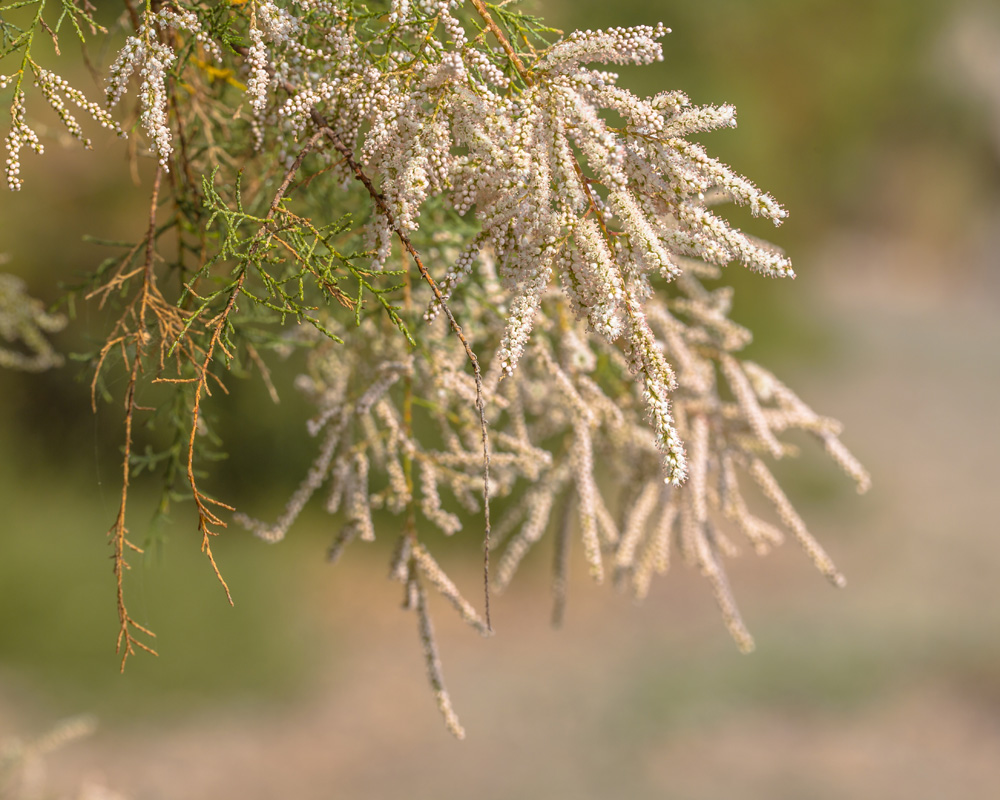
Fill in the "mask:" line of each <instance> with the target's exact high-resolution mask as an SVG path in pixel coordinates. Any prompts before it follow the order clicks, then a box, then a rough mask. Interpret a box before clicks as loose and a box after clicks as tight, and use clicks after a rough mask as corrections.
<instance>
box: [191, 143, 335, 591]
mask: <svg viewBox="0 0 1000 800" xmlns="http://www.w3.org/2000/svg"><path fill="white" fill-rule="evenodd" d="M322 136H323V133H322V132H317V133H315V134H313V135H312V136H311V137H310V138H309V140H308V141H307V142H306V144H305V145H304V146H303V148H302V150H301V151H300V152H299V154H298V156H296V158H295V160H294V161H293V162H292V164H291V166H289V168H288V169H287V170H286V171H285V177H284V179H283V180H282V182H281V185H280V186H279V187H278V191H277V192H276V193H275V195H274V199H273V200H272V201H271V205H270V208H269V209H268V211H267V214H266V216H265V217H264V223H263V224H262V225H261V227H260V230H259V231H258V232H257V240H256V241H255V242H254V244H253V245H252V246H251V247H250V250H249V251H248V253H247V257H246V262H245V265H244V268H243V270H242V271H241V272H240V275H239V277H238V278H237V279H236V283H235V284H234V286H233V288H232V290H231V292H230V294H229V300H228V301H227V303H226V307H225V308H224V309H223V310H222V312H221V313H219V314H218V315H217V316H215V317H214V318H213V319H212V320H211V321H210V322H209V323H207V324H209V325H211V327H212V329H213V330H212V336H211V338H210V339H209V343H208V347H207V348H206V349H205V354H204V359H203V360H202V363H201V364H198V365H197V370H198V376H197V378H196V380H195V391H194V404H193V407H192V409H191V433H190V435H189V437H188V449H187V478H188V483H189V484H190V486H191V493H192V495H193V496H194V502H195V508H196V509H197V512H198V530H199V531H200V532H201V535H202V539H201V550H202V552H203V553H204V554H205V555H206V556H208V560H209V562H210V563H211V565H212V570H213V571H214V572H215V576H216V578H218V580H219V582H220V583H221V584H222V587H223V589H225V592H226V598H227V599H228V600H229V603H230V605H232V603H233V596H232V594H231V593H230V591H229V585H228V584H227V583H226V581H225V579H224V578H223V577H222V573H221V572H220V571H219V567H218V565H217V564H216V562H215V557H214V556H213V555H212V546H211V542H210V537H212V536H215V535H217V533H218V531H217V530H213V528H225V527H226V523H225V522H224V521H223V520H222V519H220V518H219V516H218V515H217V514H216V513H215V511H214V510H213V509H212V508H210V507H209V505H212V506H216V507H219V508H224V509H226V510H228V511H232V510H233V508H232V506H230V505H227V504H226V503H223V502H221V501H220V500H215V499H213V498H211V497H209V496H208V495H206V494H204V493H203V492H202V491H201V490H200V489H199V488H198V481H197V478H196V477H195V472H194V442H195V438H196V437H197V435H198V421H199V419H200V417H201V400H202V397H203V395H209V396H210V395H211V390H209V388H208V378H209V376H210V375H211V372H210V371H209V367H210V366H211V364H212V359H213V358H214V357H215V351H216V348H219V349H221V350H222V351H223V353H225V354H226V355H229V353H228V351H227V350H226V348H225V345H224V344H222V343H221V342H222V334H223V331H224V330H225V328H226V324H227V323H228V321H229V317H230V315H231V314H232V313H233V310H234V309H235V308H236V301H237V300H238V299H239V296H240V294H241V293H242V291H243V284H244V282H245V281H246V276H247V268H248V265H249V264H250V263H251V262H253V260H254V259H255V258H256V256H257V253H258V252H259V251H260V249H261V247H262V246H263V244H262V243H263V242H264V241H265V234H266V233H267V229H268V225H269V223H270V222H271V220H272V219H274V216H275V214H276V213H277V211H278V206H280V205H281V201H282V199H283V198H284V196H285V192H287V191H288V187H289V186H290V185H291V183H292V179H293V178H294V177H295V174H296V173H297V172H298V170H299V168H300V167H301V166H302V162H303V160H305V157H306V155H307V154H308V153H309V151H310V150H312V148H313V147H314V146H315V145H316V142H318V141H319V139H320V138H321V137H322ZM213 377H214V376H213Z"/></svg>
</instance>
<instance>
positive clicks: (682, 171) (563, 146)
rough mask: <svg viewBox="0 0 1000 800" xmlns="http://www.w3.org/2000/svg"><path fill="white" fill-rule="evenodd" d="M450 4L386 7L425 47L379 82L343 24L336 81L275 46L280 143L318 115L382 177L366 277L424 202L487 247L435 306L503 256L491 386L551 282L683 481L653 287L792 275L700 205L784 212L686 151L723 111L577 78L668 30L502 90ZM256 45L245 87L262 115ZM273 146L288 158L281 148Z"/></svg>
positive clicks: (655, 55) (509, 367)
mask: <svg viewBox="0 0 1000 800" xmlns="http://www.w3.org/2000/svg"><path fill="white" fill-rule="evenodd" d="M455 5H456V4H455V3H453V2H446V1H445V0H437V1H436V2H434V1H432V0H427V1H426V2H420V3H415V4H410V3H402V2H398V3H395V4H394V5H393V9H392V16H391V26H390V27H389V28H388V29H387V30H388V31H391V36H392V37H393V39H392V41H398V40H399V39H401V38H402V37H403V36H404V35H406V34H408V35H409V36H410V37H412V40H414V41H419V42H420V46H422V47H423V48H424V50H423V51H422V52H421V51H417V52H409V51H408V52H403V51H390V55H389V59H390V62H393V63H394V68H393V69H391V70H389V71H388V72H385V71H382V70H379V69H377V68H375V67H374V66H373V65H372V64H370V63H365V62H364V60H363V59H362V57H361V54H359V53H358V52H357V51H356V50H351V49H350V48H349V47H345V34H344V32H343V31H341V30H339V29H337V28H334V29H333V30H332V31H330V32H328V34H327V39H326V40H327V41H328V42H333V43H335V45H336V46H335V48H334V49H335V50H336V53H337V58H336V60H335V61H334V62H333V63H334V64H336V68H335V69H331V70H326V71H321V70H320V69H319V67H320V66H321V65H323V64H325V63H326V62H325V60H324V57H328V56H327V54H326V53H323V52H322V51H321V50H320V49H318V48H313V49H309V48H304V47H303V46H302V44H301V42H299V41H297V40H296V42H295V43H294V45H293V44H291V43H290V41H289V40H288V38H287V36H286V35H285V34H284V33H283V32H282V33H274V32H272V33H271V34H270V36H271V39H272V41H273V43H274V44H275V46H276V48H277V51H278V52H281V51H282V50H283V51H284V52H285V53H286V54H287V58H286V60H281V59H277V56H276V55H273V56H272V58H276V59H277V61H278V70H277V74H278V75H280V76H281V83H282V86H284V87H285V91H287V87H289V86H294V87H297V88H296V91H294V92H292V94H291V96H290V97H289V98H288V99H285V100H283V101H280V106H278V108H279V113H280V114H281V116H282V117H284V118H285V119H286V120H288V121H289V125H288V126H286V131H288V132H289V133H291V134H292V135H298V132H299V131H301V130H303V129H304V128H305V126H306V125H307V124H308V115H309V113H311V112H312V111H314V110H319V111H320V112H321V113H322V114H324V115H325V116H326V118H327V119H329V120H331V121H332V123H331V124H334V125H335V126H336V128H337V130H338V132H339V133H340V135H341V137H342V138H343V139H344V140H345V141H356V140H358V139H359V138H360V140H361V141H360V144H361V150H360V152H361V157H362V161H363V163H364V164H365V166H366V168H368V169H369V170H370V171H371V172H372V173H373V174H376V175H378V176H380V178H381V182H380V186H381V191H382V193H383V195H384V198H385V200H386V203H387V205H388V207H389V208H390V210H391V212H392V218H391V220H390V219H389V218H387V217H384V216H377V217H376V218H374V219H373V220H372V222H371V225H370V231H369V235H370V241H371V244H372V248H373V250H374V251H375V253H376V255H375V259H374V264H373V266H374V267H379V266H380V265H381V264H383V263H384V262H385V260H386V259H387V258H388V257H389V254H390V252H391V249H392V242H393V240H394V236H395V235H397V234H403V235H406V236H409V235H412V234H413V233H414V232H415V231H416V230H417V228H418V225H419V219H420V214H421V211H422V209H423V208H424V206H425V204H426V203H427V201H428V200H429V199H430V198H432V197H436V196H437V197H443V198H447V199H449V200H450V202H451V203H452V204H453V207H454V208H455V210H456V211H458V212H459V213H468V212H469V211H474V212H475V214H476V217H477V219H478V221H479V222H480V224H481V228H482V233H481V235H480V237H479V238H478V239H477V241H476V243H475V246H474V247H472V248H471V249H470V250H468V251H466V256H465V257H464V258H462V259H460V260H459V262H457V263H456V264H455V266H454V267H453V268H452V269H451V270H450V271H449V272H448V275H447V276H446V277H445V279H444V281H443V288H444V290H445V292H446V296H447V295H448V294H450V292H452V291H453V290H454V289H455V287H456V286H457V285H458V284H459V283H460V282H461V280H462V278H463V276H464V275H466V274H467V273H468V271H469V268H470V267H471V263H472V260H474V258H475V253H476V251H477V250H478V249H479V247H480V246H481V245H483V244H486V245H489V246H490V247H491V248H492V250H493V251H494V252H495V253H496V256H497V259H498V272H499V276H500V278H501V281H502V282H503V284H504V286H505V287H506V289H507V291H508V292H509V293H510V295H511V298H510V300H509V301H508V306H509V309H510V312H509V317H508V325H507V329H506V332H505V334H504V336H503V341H502V343H501V346H500V348H499V350H498V351H497V354H496V357H495V359H494V365H493V370H492V375H493V381H494V382H495V381H496V380H498V379H500V378H501V377H506V376H510V375H511V374H513V372H514V370H515V368H516V366H517V364H518V361H519V360H520V359H521V357H522V355H523V353H524V352H525V347H526V345H527V342H528V339H529V336H530V334H531V331H532V329H533V325H534V319H535V315H536V313H537V310H538V308H539V304H540V299H541V297H542V295H543V294H544V293H545V292H546V290H547V288H548V287H549V286H550V285H551V283H552V282H553V279H556V280H557V281H558V283H560V284H561V285H562V286H563V288H564V291H565V292H566V294H567V297H568V298H569V300H570V302H571V306H572V308H573V310H574V313H575V314H576V315H577V316H579V317H581V318H583V319H586V320H587V321H588V323H589V325H590V327H591V328H592V329H593V330H594V331H597V332H599V333H601V334H602V335H603V336H605V337H606V338H607V339H608V340H610V341H615V340H619V339H620V340H622V344H621V347H622V349H623V351H624V352H625V353H627V355H628V359H629V363H630V364H631V367H632V369H633V370H634V373H635V374H636V377H637V380H639V382H640V384H641V385H642V387H643V389H644V391H643V396H644V397H645V398H646V402H647V409H648V415H649V418H650V420H651V423H652V425H653V427H654V429H655V431H656V436H657V441H658V442H659V446H660V447H661V450H662V454H663V468H664V477H665V478H666V480H668V481H669V482H671V483H674V484H679V483H680V482H682V481H683V480H684V478H685V477H686V471H685V464H686V458H685V455H684V450H683V446H682V443H681V439H680V437H679V436H678V435H677V431H676V430H675V425H674V422H673V418H672V414H671V410H670V400H669V397H670V393H671V392H672V390H673V388H674V386H673V379H672V377H671V375H672V373H671V370H670V367H669V366H668V365H667V364H666V362H665V361H664V359H663V355H662V347H661V344H660V343H659V342H658V341H657V339H656V337H655V336H653V335H652V334H651V333H650V330H649V327H648V325H647V323H646V321H645V316H644V311H643V304H644V303H645V302H647V300H648V298H650V297H651V296H652V295H653V288H652V285H651V283H650V280H651V279H652V278H656V279H661V280H667V281H670V280H674V279H675V278H676V277H677V276H678V275H679V274H680V273H681V268H680V267H679V266H678V259H679V258H680V257H683V256H694V257H698V258H702V259H705V260H707V261H709V262H711V263H717V264H723V263H726V262H728V261H731V260H739V261H741V262H742V263H744V264H745V265H746V266H748V267H750V268H751V269H755V270H758V271H761V272H764V273H766V274H769V275H791V274H792V271H791V266H790V264H789V263H788V261H787V259H786V258H784V256H782V255H781V254H780V253H777V252H775V251H774V250H772V249H770V248H767V247H765V246H763V245H761V244H759V243H757V242H755V241H753V240H751V239H750V238H748V237H747V236H745V235H743V234H742V233H740V232H739V231H737V230H735V229H733V228H732V227H730V226H729V225H728V223H726V222H725V221H724V220H723V219H722V218H721V217H718V216H717V215H715V214H713V213H712V212H711V211H709V210H708V208H707V207H706V203H705V198H706V194H707V193H710V192H713V191H714V192H715V193H716V194H717V195H720V196H722V197H725V198H726V199H729V200H733V201H736V202H739V203H742V204H745V205H748V206H749V207H750V208H751V210H752V211H753V212H754V213H756V214H761V215H764V216H767V217H769V218H771V219H772V220H773V221H774V222H776V223H777V222H780V221H781V220H782V219H783V218H784V216H785V212H784V210H783V209H781V207H780V206H778V205H777V203H775V202H774V201H773V199H771V198H770V197H769V196H768V195H766V194H764V193H762V192H760V191H759V190H757V189H756V187H754V186H753V185H752V184H751V183H750V182H749V181H747V180H746V179H745V178H742V177H740V176H738V175H736V174H735V173H733V172H732V171H731V170H729V169H728V168H727V167H725V166H724V165H722V164H721V163H719V162H718V161H716V160H714V159H711V158H709V157H708V156H707V155H706V154H705V152H704V150H703V149H702V148H701V147H700V146H698V145H695V144H692V143H691V142H689V141H687V140H686V139H685V138H684V136H686V135H688V134H690V133H693V132H699V131H704V130H710V129H713V128H716V127H720V126H728V125H732V124H734V114H733V111H732V109H731V108H730V107H722V108H715V107H708V108H704V109H697V108H692V107H691V106H690V103H689V102H688V101H687V99H686V98H685V97H683V95H679V94H677V93H674V94H670V95H660V96H658V97H656V98H653V99H651V100H642V99H640V98H638V97H636V96H634V95H632V94H631V93H629V92H628V91H626V90H624V89H622V88H620V87H618V86H617V85H616V83H615V81H616V80H617V76H616V75H614V74H612V73H607V72H601V71H598V70H594V69H592V68H590V67H588V66H586V65H587V64H589V63H593V62H605V63H616V64H624V63H633V64H646V63H649V62H651V61H654V60H658V59H660V58H662V49H661V46H660V44H659V41H658V39H659V38H660V37H662V36H663V35H664V34H665V33H666V32H667V29H665V28H664V27H663V26H656V27H650V26H639V27H635V28H617V29H613V30H610V31H585V32H582V33H576V34H573V35H572V36H570V37H568V38H567V39H566V40H564V41H563V42H560V43H558V44H556V45H554V46H553V47H551V48H550V49H549V50H548V51H545V52H543V53H542V54H541V55H540V56H539V57H538V59H537V60H536V62H535V63H534V64H533V65H532V68H531V71H530V74H529V75H525V76H522V77H523V78H524V80H523V81H522V83H523V84H524V85H522V87H521V91H520V92H519V93H517V94H511V93H509V92H506V91H505V89H507V86H508V84H509V81H508V80H507V79H506V78H505V77H503V74H502V72H501V71H500V69H499V67H497V66H496V65H495V64H494V63H493V61H492V60H491V59H490V57H489V55H487V54H485V53H484V52H483V50H482V49H476V48H472V47H470V46H468V42H467V39H466V37H465V34H464V31H463V28H462V26H461V24H460V23H459V21H458V20H457V19H456V18H455V17H454V15H453V14H452V13H451V9H452V8H453V7H454V6H455ZM432 15H433V16H432ZM438 25H440V27H441V33H440V35H439V36H435V35H433V34H434V31H435V26H438ZM286 27H289V28H290V27H291V23H286ZM387 36H388V34H387ZM257 41H258V40H257V39H255V40H254V42H255V44H254V48H252V49H251V53H250V56H251V58H250V61H251V69H252V71H253V75H254V78H253V79H252V80H251V84H250V87H249V91H250V93H251V96H252V100H253V103H254V107H255V108H256V109H261V108H263V106H264V104H265V98H264V94H263V91H264V79H263V77H262V73H261V67H260V64H259V61H260V58H261V51H260V49H259V48H258V45H257ZM385 45H386V46H388V41H387V42H386V43H385ZM373 49H374V48H373ZM472 53H475V56H473V55H471V54H472ZM320 54H321V55H320ZM293 57H294V58H293ZM486 65H489V67H487V66H486ZM269 85H273V82H272V84H269ZM278 102H279V101H278V100H277V99H275V101H274V103H275V104H277V103H278ZM605 109H609V110H612V111H615V112H617V113H618V114H620V115H621V117H622V118H623V119H624V120H625V121H626V124H625V127H624V128H622V129H612V128H611V127H609V126H608V124H607V123H606V122H605V121H604V115H603V111H604V110H605ZM283 147H285V148H288V149H289V150H290V143H289V142H283ZM591 175H592V176H593V177H590V176H591ZM435 313H436V309H434V308H431V309H430V310H429V316H434V314H435ZM488 385H489V381H488Z"/></svg>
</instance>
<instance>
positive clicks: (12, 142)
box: [4, 89, 45, 192]
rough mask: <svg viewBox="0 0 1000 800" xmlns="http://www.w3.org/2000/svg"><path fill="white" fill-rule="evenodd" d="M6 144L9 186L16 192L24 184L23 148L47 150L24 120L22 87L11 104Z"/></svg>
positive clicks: (39, 151)
mask: <svg viewBox="0 0 1000 800" xmlns="http://www.w3.org/2000/svg"><path fill="white" fill-rule="evenodd" d="M4 144H5V146H6V148H7V160H6V161H5V162H4V175H6V177H7V188H8V189H10V190H11V191H12V192H16V191H18V190H19V189H20V188H21V186H22V185H23V184H24V181H22V180H21V148H23V147H25V146H27V147H29V148H31V149H32V150H34V151H35V152H36V153H38V155H41V154H42V153H44V152H45V147H44V146H43V145H42V143H41V142H40V141H39V140H38V134H36V133H35V132H34V131H33V130H32V129H31V128H29V127H28V124H27V123H26V122H25V121H24V92H23V91H21V90H20V89H18V90H17V91H16V92H14V102H13V103H11V106H10V132H9V133H8V134H7V139H6V141H5V142H4Z"/></svg>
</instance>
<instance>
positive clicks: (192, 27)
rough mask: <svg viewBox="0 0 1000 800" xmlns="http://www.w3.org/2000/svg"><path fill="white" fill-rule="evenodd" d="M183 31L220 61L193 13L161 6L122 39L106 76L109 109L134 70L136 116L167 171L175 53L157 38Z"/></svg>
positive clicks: (217, 51)
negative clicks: (136, 77)
mask: <svg viewBox="0 0 1000 800" xmlns="http://www.w3.org/2000/svg"><path fill="white" fill-rule="evenodd" d="M171 29H172V30H176V31H187V32H188V33H191V34H193V36H194V39H195V41H196V42H198V43H199V44H201V45H202V47H203V48H204V49H205V51H206V52H207V53H208V54H209V55H210V56H211V57H212V58H213V59H215V60H221V58H222V51H221V49H220V48H219V46H218V45H217V44H216V43H215V42H214V41H213V40H212V39H211V38H209V36H208V35H207V34H206V33H205V31H204V29H203V28H202V25H201V23H200V22H199V20H198V17H197V15H196V14H194V13H193V12H191V11H173V10H171V9H166V8H165V9H161V10H159V11H157V12H155V13H147V14H146V16H145V17H144V19H143V23H142V27H141V28H140V30H139V31H137V32H136V35H135V36H129V37H128V39H126V41H125V44H124V45H123V47H122V49H121V51H120V52H119V53H118V57H117V58H116V59H115V61H114V63H113V64H112V65H111V70H110V73H109V75H108V79H107V107H108V108H113V107H114V106H115V105H117V104H118V102H119V101H120V100H121V98H122V95H124V94H125V92H126V90H127V89H128V83H129V79H130V78H131V77H132V75H133V74H134V73H135V72H136V70H138V73H139V76H140V77H141V79H142V82H141V84H140V87H139V103H140V105H141V106H142V113H141V115H140V117H139V120H140V122H141V123H142V127H143V129H144V130H145V131H146V135H147V136H148V137H149V140H150V143H151V146H152V150H153V153H155V154H156V157H157V160H158V161H159V163H160V166H161V167H162V168H163V170H164V171H167V172H169V171H170V155H171V153H172V152H173V143H172V139H173V135H172V134H171V132H170V121H169V118H168V110H167V86H166V81H167V77H168V74H169V72H170V68H171V67H172V66H173V65H174V62H175V61H176V60H177V54H176V53H175V52H174V50H173V48H172V47H171V46H170V45H169V44H165V43H164V42H163V41H161V39H163V38H164V37H163V36H162V35H161V32H162V31H164V30H171Z"/></svg>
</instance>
